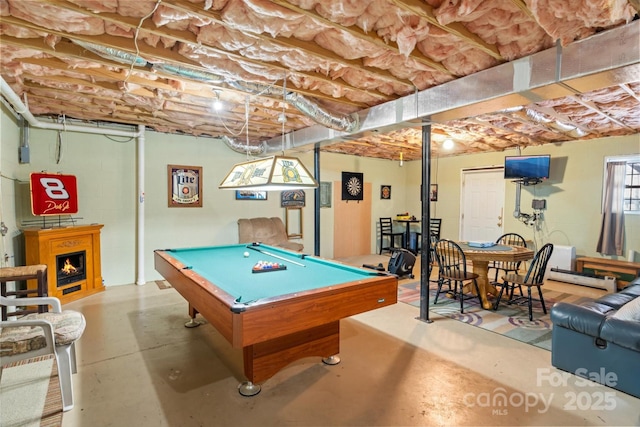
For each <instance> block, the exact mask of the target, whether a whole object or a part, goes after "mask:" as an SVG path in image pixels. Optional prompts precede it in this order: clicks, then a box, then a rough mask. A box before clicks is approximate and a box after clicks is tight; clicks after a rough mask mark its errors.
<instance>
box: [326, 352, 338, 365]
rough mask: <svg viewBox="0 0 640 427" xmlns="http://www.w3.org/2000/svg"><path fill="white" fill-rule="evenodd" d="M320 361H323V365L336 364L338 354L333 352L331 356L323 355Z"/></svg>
mask: <svg viewBox="0 0 640 427" xmlns="http://www.w3.org/2000/svg"><path fill="white" fill-rule="evenodd" d="M322 363H324V364H325V365H337V364H338V363H340V356H338V355H337V354H334V355H333V356H331V357H325V358H323V359H322Z"/></svg>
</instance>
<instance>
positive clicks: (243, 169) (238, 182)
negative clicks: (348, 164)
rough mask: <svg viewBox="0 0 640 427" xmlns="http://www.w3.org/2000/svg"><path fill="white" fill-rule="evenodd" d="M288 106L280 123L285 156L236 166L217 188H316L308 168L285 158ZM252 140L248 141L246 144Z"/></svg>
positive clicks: (279, 118) (247, 119)
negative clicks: (286, 113)
mask: <svg viewBox="0 0 640 427" xmlns="http://www.w3.org/2000/svg"><path fill="white" fill-rule="evenodd" d="M286 85H287V78H286V75H285V79H284V84H283V89H282V92H283V100H284V97H285V96H286V87H287V86H286ZM284 109H285V106H284V104H283V107H282V114H280V116H279V117H278V121H279V122H280V123H281V124H282V154H283V155H281V156H271V157H266V158H262V159H254V160H248V161H246V162H243V163H237V164H235V165H234V166H233V168H231V172H229V173H228V174H227V176H226V177H225V178H224V179H223V180H222V182H221V183H220V185H219V186H218V188H220V189H223V190H245V191H282V190H299V189H304V188H317V187H318V181H316V180H315V178H314V177H313V176H311V174H310V173H309V171H308V170H307V168H306V167H304V165H303V164H302V162H301V161H300V160H298V159H297V158H296V157H289V156H285V155H284V146H285V144H284V132H285V128H284V124H285V122H286V115H285V111H284ZM246 110H247V112H246V114H245V120H246V121H247V123H248V121H249V114H248V111H249V105H248V102H247V103H246ZM247 128H248V126H247ZM248 143H249V141H248V140H247V144H248Z"/></svg>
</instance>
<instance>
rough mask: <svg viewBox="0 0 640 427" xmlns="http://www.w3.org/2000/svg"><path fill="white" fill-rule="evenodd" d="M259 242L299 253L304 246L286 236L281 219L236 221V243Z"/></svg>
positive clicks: (262, 218) (244, 219)
mask: <svg viewBox="0 0 640 427" xmlns="http://www.w3.org/2000/svg"><path fill="white" fill-rule="evenodd" d="M253 242H260V243H264V244H267V245H272V246H279V247H281V248H285V249H289V250H292V251H297V252H301V251H302V249H304V246H303V245H302V244H301V243H296V242H292V241H290V240H289V237H288V236H287V230H286V229H285V227H284V223H283V222H282V219H280V218H278V217H271V218H266V217H260V218H241V219H239V220H238V243H253Z"/></svg>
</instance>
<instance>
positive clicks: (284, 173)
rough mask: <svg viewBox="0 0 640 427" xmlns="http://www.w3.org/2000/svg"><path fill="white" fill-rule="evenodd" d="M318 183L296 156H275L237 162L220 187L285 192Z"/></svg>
mask: <svg viewBox="0 0 640 427" xmlns="http://www.w3.org/2000/svg"><path fill="white" fill-rule="evenodd" d="M317 186H318V182H317V181H316V180H315V179H314V178H313V176H311V174H310V173H309V171H308V170H307V168H305V167H304V165H303V164H302V162H300V160H298V159H297V158H296V157H287V156H272V157H266V158H262V159H255V160H250V161H248V162H243V163H238V164H236V165H234V166H233V168H232V169H231V172H229V173H228V174H227V176H226V177H225V178H224V180H222V183H220V185H219V187H218V188H220V189H223V190H224V189H229V190H247V191H270V190H272V191H281V190H297V189H303V188H316V187H317Z"/></svg>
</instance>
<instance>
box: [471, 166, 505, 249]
mask: <svg viewBox="0 0 640 427" xmlns="http://www.w3.org/2000/svg"><path fill="white" fill-rule="evenodd" d="M504 187H505V185H504V172H503V169H502V168H491V169H479V170H463V171H462V189H461V191H460V194H461V197H462V206H461V208H460V215H461V218H460V240H462V241H469V240H480V241H495V240H496V239H497V238H498V237H500V236H501V235H502V233H503V223H504V221H503V218H504Z"/></svg>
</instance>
